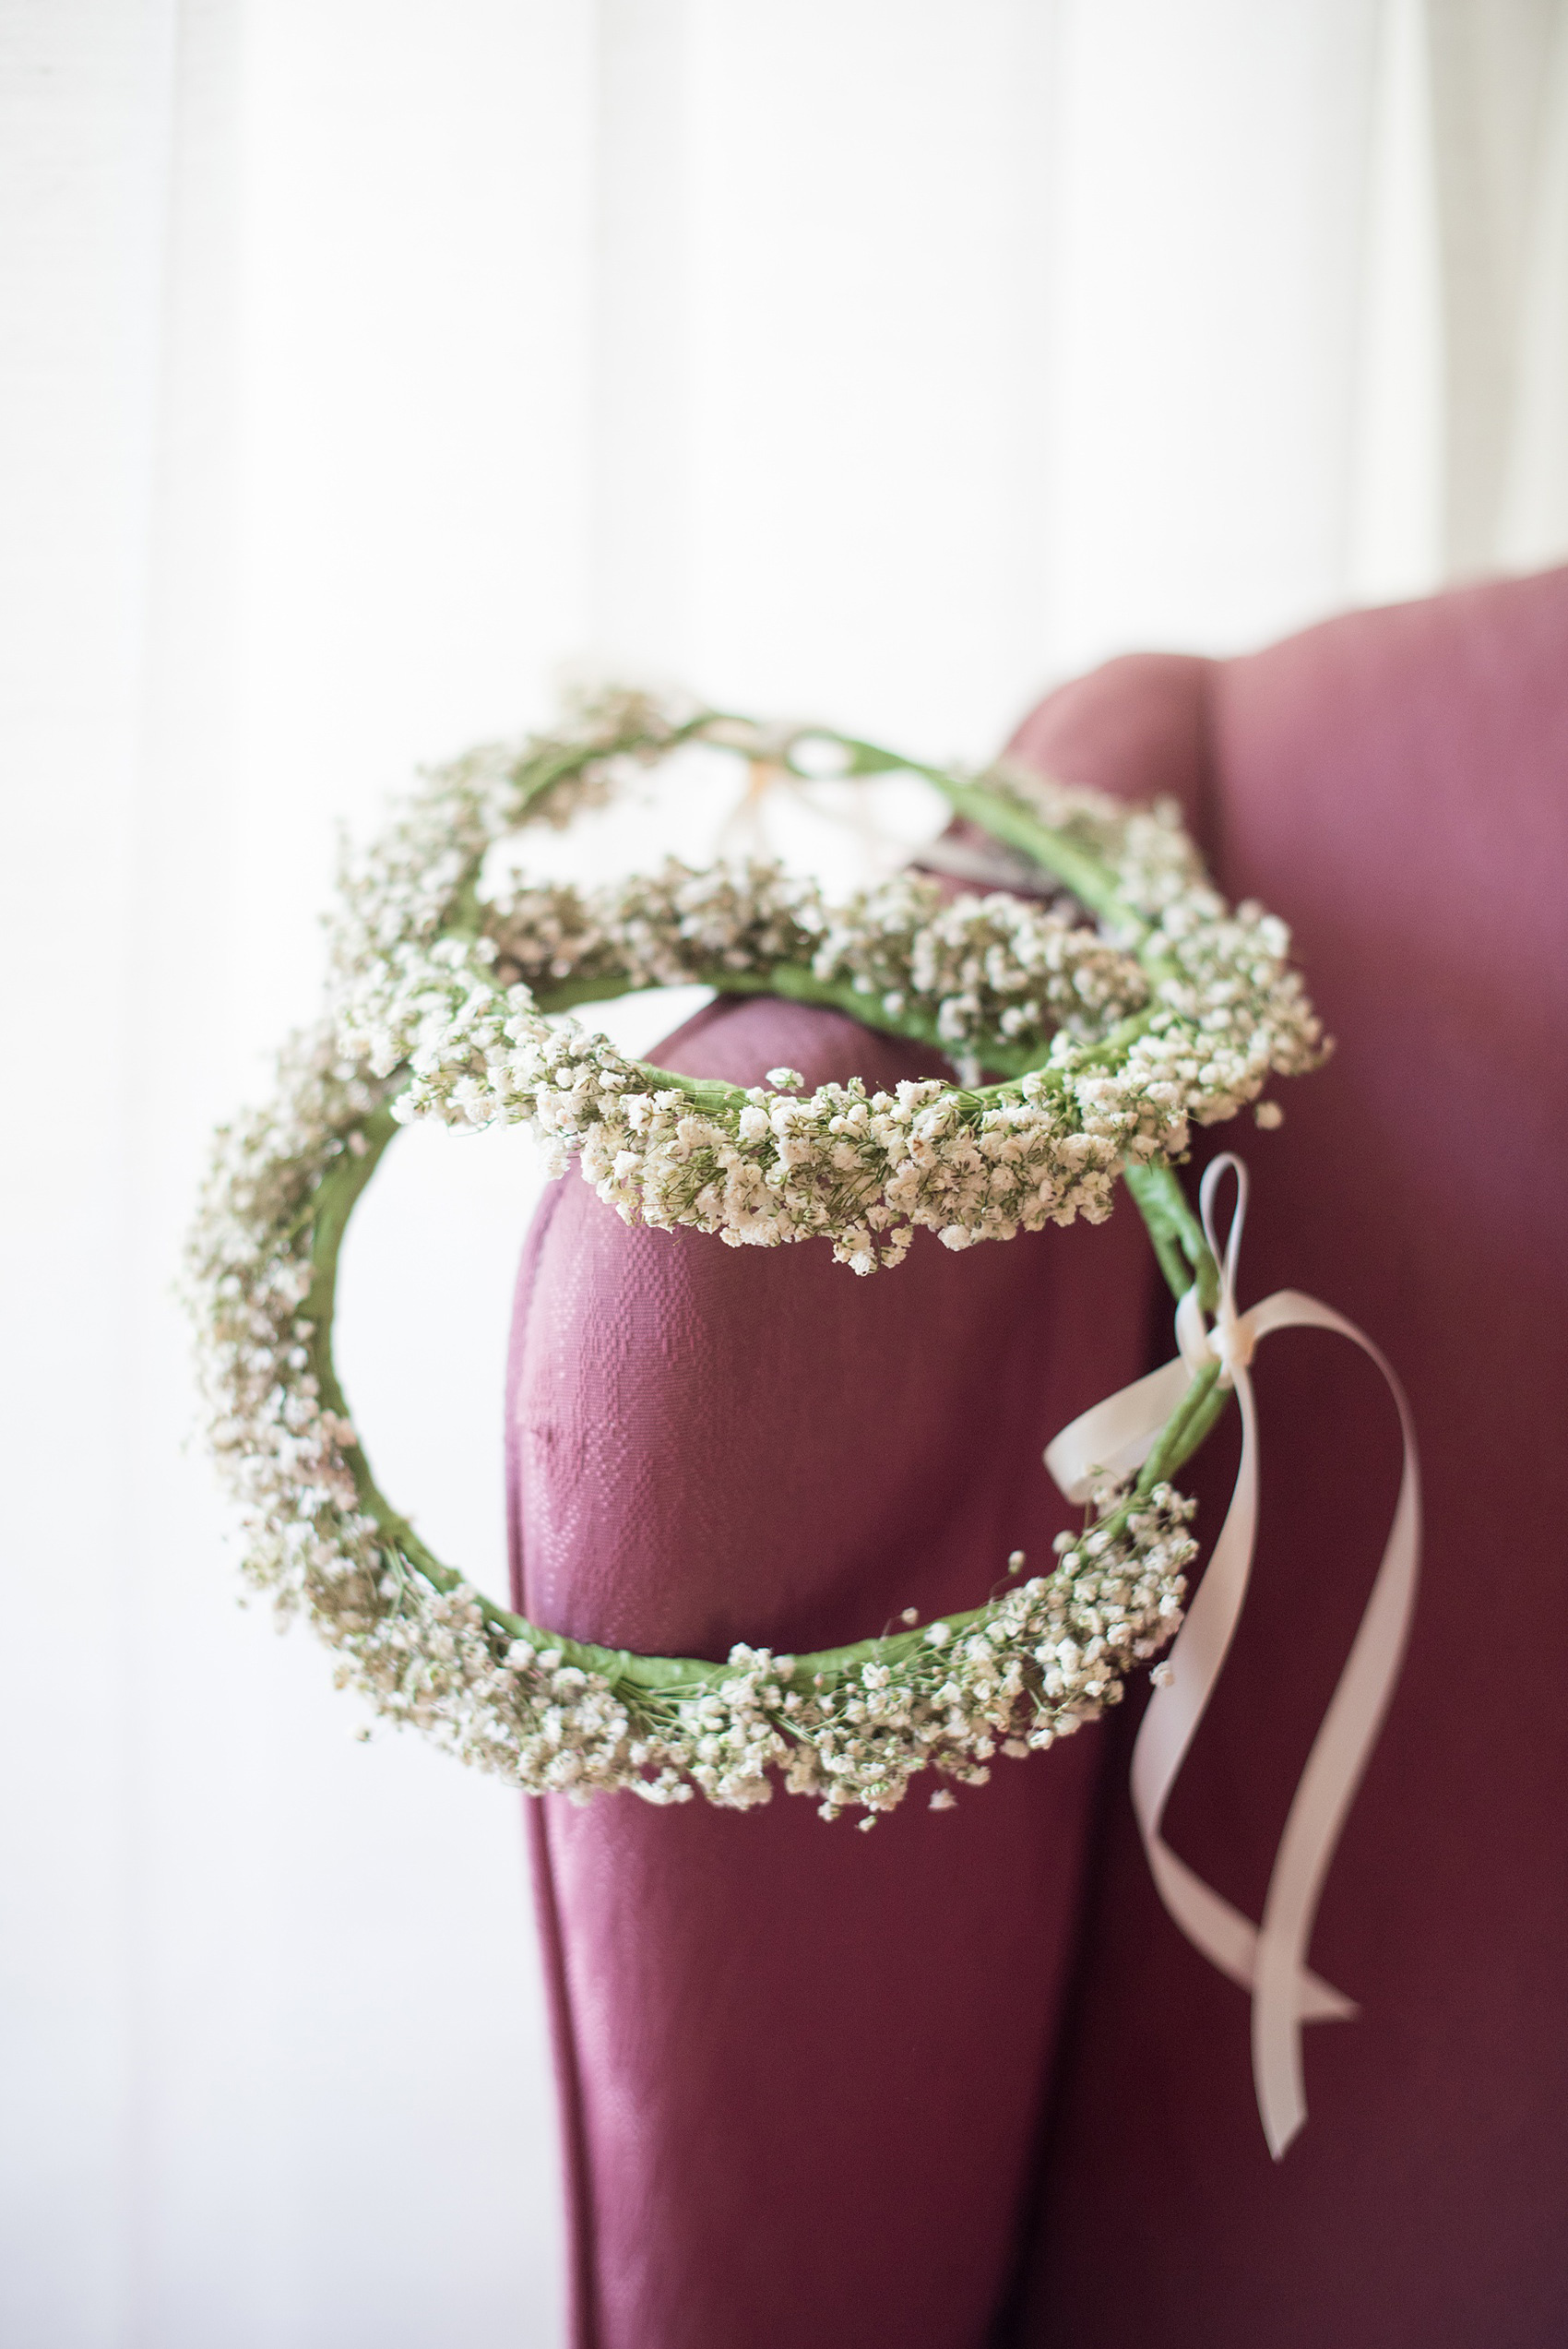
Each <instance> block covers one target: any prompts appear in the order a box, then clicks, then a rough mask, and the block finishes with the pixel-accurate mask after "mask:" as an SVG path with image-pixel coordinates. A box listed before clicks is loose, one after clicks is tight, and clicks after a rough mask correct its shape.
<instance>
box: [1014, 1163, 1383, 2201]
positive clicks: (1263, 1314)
mask: <svg viewBox="0 0 1568 2349" xmlns="http://www.w3.org/2000/svg"><path fill="white" fill-rule="evenodd" d="M1228 1168H1229V1170H1230V1171H1231V1172H1232V1173H1233V1174H1235V1177H1236V1186H1237V1199H1236V1209H1235V1212H1234V1214H1233V1215H1232V1217H1231V1220H1230V1229H1229V1233H1228V1234H1227V1236H1226V1243H1225V1247H1224V1249H1223V1251H1221V1249H1220V1247H1219V1245H1218V1241H1217V1239H1216V1237H1215V1215H1214V1205H1215V1195H1216V1192H1217V1190H1218V1185H1219V1183H1220V1181H1221V1179H1222V1177H1223V1174H1224V1173H1225V1171H1226V1169H1228ZM1201 1208H1202V1213H1203V1228H1204V1235H1205V1237H1206V1240H1207V1242H1208V1245H1209V1249H1210V1252H1211V1253H1212V1255H1213V1257H1214V1259H1215V1262H1216V1263H1217V1265H1218V1268H1219V1296H1218V1306H1217V1308H1216V1313H1215V1318H1214V1326H1213V1328H1212V1329H1210V1328H1209V1327H1208V1326H1207V1325H1206V1322H1205V1319H1204V1315H1203V1309H1202V1307H1201V1306H1200V1305H1199V1303H1198V1294H1197V1290H1196V1288H1195V1286H1194V1288H1191V1289H1189V1290H1188V1291H1187V1294H1185V1296H1184V1297H1183V1298H1182V1302H1181V1304H1180V1305H1179V1306H1178V1307H1177V1309H1176V1337H1177V1342H1178V1344H1179V1345H1180V1347H1181V1353H1179V1354H1178V1355H1177V1357H1176V1359H1175V1360H1174V1361H1173V1362H1168V1363H1167V1364H1166V1365H1165V1366H1164V1368H1163V1369H1161V1370H1156V1371H1153V1372H1151V1373H1150V1374H1149V1376H1148V1377H1146V1378H1139V1379H1137V1380H1135V1381H1134V1384H1133V1385H1132V1386H1130V1387H1123V1389H1121V1391H1120V1393H1118V1394H1114V1395H1111V1396H1109V1397H1108V1398H1107V1399H1106V1401H1104V1402H1101V1403H1097V1404H1096V1405H1095V1407H1094V1409H1093V1410H1092V1411H1087V1412H1085V1413H1083V1415H1082V1416H1081V1417H1080V1418H1077V1419H1075V1420H1074V1421H1073V1422H1072V1424H1071V1425H1070V1426H1067V1427H1064V1428H1063V1430H1062V1433H1061V1434H1060V1435H1059V1436H1058V1437H1056V1438H1055V1439H1054V1441H1053V1442H1052V1443H1051V1446H1050V1447H1049V1449H1047V1451H1046V1455H1045V1464H1046V1466H1047V1467H1048V1468H1049V1469H1050V1471H1051V1475H1052V1476H1053V1477H1054V1478H1055V1480H1056V1483H1057V1484H1058V1485H1060V1486H1061V1488H1062V1490H1063V1493H1064V1494H1065V1495H1066V1496H1067V1498H1068V1499H1069V1500H1071V1501H1082V1500H1086V1499H1087V1497H1088V1495H1089V1490H1090V1486H1091V1484H1092V1483H1093V1481H1094V1477H1095V1475H1096V1474H1097V1473H1100V1472H1103V1471H1105V1470H1111V1471H1113V1472H1117V1473H1125V1472H1129V1471H1131V1470H1133V1469H1135V1468H1139V1467H1141V1466H1142V1465H1143V1462H1144V1461H1146V1459H1147V1457H1148V1455H1149V1453H1150V1451H1151V1450H1152V1449H1153V1448H1154V1443H1155V1438H1156V1437H1158V1434H1159V1431H1160V1429H1161V1427H1162V1426H1163V1425H1164V1424H1165V1422H1166V1420H1167V1419H1168V1418H1169V1417H1170V1413H1171V1412H1172V1411H1173V1410H1174V1409H1175V1407H1176V1405H1177V1404H1178V1403H1179V1402H1180V1401H1181V1399H1182V1395H1183V1394H1184V1393H1185V1391H1186V1389H1187V1388H1188V1387H1189V1386H1190V1385H1191V1383H1192V1380H1193V1377H1194V1375H1195V1373H1196V1372H1197V1371H1198V1370H1199V1369H1200V1368H1202V1367H1203V1366H1204V1365H1206V1363H1208V1362H1209V1361H1211V1360H1218V1363H1219V1365H1220V1372H1219V1383H1220V1384H1221V1385H1222V1386H1227V1387H1230V1386H1233V1387H1234V1389H1235V1390H1236V1401H1237V1403H1238V1405H1239V1407H1240V1410H1241V1467H1240V1468H1239V1470H1238V1471H1237V1475H1236V1486H1235V1491H1234V1494H1233V1495H1232V1497H1231V1502H1230V1508H1229V1513H1228V1514H1227V1516H1226V1520H1225V1523H1224V1526H1223V1528H1222V1529H1221V1532H1220V1535H1219V1539H1218V1542H1217V1543H1216V1544H1215V1547H1214V1554H1213V1556H1211V1558H1210V1559H1209V1563H1208V1568H1207V1570H1206V1573H1205V1575H1204V1578H1203V1580H1202V1581H1201V1582H1200V1584H1199V1586H1198V1592H1197V1596H1196V1597H1195V1598H1194V1601H1193V1604H1192V1605H1191V1607H1190V1608H1189V1609H1188V1611H1187V1616H1186V1620H1185V1622H1184V1623H1183V1624H1182V1630H1181V1633H1180V1635H1179V1637H1178V1639H1177V1640H1176V1644H1175V1646H1174V1647H1173V1648H1172V1649H1171V1651H1170V1656H1169V1658H1168V1659H1167V1662H1166V1669H1165V1673H1164V1675H1163V1685H1162V1686H1160V1687H1157V1688H1156V1690H1155V1693H1154V1695H1153V1697H1152V1698H1151V1699H1150V1701H1149V1705H1148V1710H1147V1711H1146V1713H1145V1715H1144V1719H1143V1723H1142V1726H1141V1727H1140V1729H1139V1731H1138V1737H1137V1743H1136V1745H1135V1746H1134V1749H1133V1772H1132V1793H1133V1808H1134V1812H1135V1814H1136V1816H1137V1821H1138V1830H1139V1833H1140V1834H1141V1835H1142V1837H1143V1844H1144V1850H1145V1852H1146V1854H1147V1857H1148V1864H1149V1868H1150V1871H1151V1873H1152V1875H1153V1877H1154V1880H1155V1885H1156V1887H1157V1889H1158V1893H1159V1897H1160V1899H1161V1901H1163V1902H1164V1903H1165V1907H1166V1909H1167V1911H1168V1912H1169V1914H1170V1916H1171V1918H1172V1919H1173V1920H1174V1922H1175V1923H1176V1925H1177V1926H1179V1927H1180V1928H1181V1930H1182V1933H1184V1934H1185V1935H1186V1937H1187V1939H1188V1940H1189V1941H1190V1942H1192V1944H1193V1946H1194V1949H1196V1950H1201V1951H1202V1953H1203V1955H1204V1956H1205V1957H1206V1958H1207V1959H1208V1960H1209V1961H1210V1963H1211V1964H1213V1965H1215V1966H1218V1969H1219V1971H1220V1973H1224V1974H1228V1975H1229V1978H1230V1980H1231V1981H1232V1982H1235V1983H1238V1984H1240V1985H1241V1988H1242V1989H1244V1990H1250V1991H1251V1992H1252V1998H1253V2085H1254V2087H1255V2089H1256V2092H1257V2101H1258V2112H1259V2115H1260V2116H1261V2118H1262V2121H1263V2127H1264V2135H1265V2138H1266V2139H1267V2140H1268V2148H1269V2152H1271V2153H1272V2154H1273V2156H1274V2158H1275V2160H1276V2161H1278V2160H1279V2159H1280V2158H1281V2156H1282V2155H1283V2154H1284V2152H1286V2149H1287V2148H1288V2147H1289V2144H1290V2142H1291V2140H1292V2139H1293V2138H1294V2137H1295V2136H1296V2133H1297V2131H1298V2130H1299V2129H1300V2128H1301V2126H1302V2124H1303V2123H1304V2122H1305V2120H1306V2117H1307V2103H1306V2092H1305V2087H1304V2084H1303V2080H1302V2070H1301V2025H1302V2023H1303V2022H1323V2021H1335V2020H1344V2019H1346V2018H1348V2017H1349V2016H1352V2015H1354V2014H1355V2013H1356V2011H1357V2009H1356V2006H1355V2003H1354V2001H1353V2000H1351V1999H1349V1998H1347V1997H1345V1996H1344V1995H1343V1994H1342V1993H1341V1992H1340V1991H1338V1990H1336V1989H1334V1988H1333V1987H1332V1986H1331V1985H1329V1984H1328V1983H1326V1982H1323V1981H1320V1980H1319V1978H1318V1976H1317V1975H1316V1974H1314V1973H1311V1972H1310V1971H1309V1970H1308V1967H1307V1963H1306V1956H1307V1948H1308V1944H1309V1942H1310V1940H1311V1938H1312V1930H1313V1919H1314V1918H1315V1916H1316V1914H1317V1906H1318V1902H1319V1899H1320V1897H1321V1895H1322V1892H1323V1887H1324V1879H1325V1878H1326V1877H1327V1874H1328V1869H1329V1865H1330V1863H1331V1861H1332V1859H1333V1857H1334V1850H1335V1846H1336V1843H1337V1842H1338V1840H1339V1835H1340V1831H1341V1830H1342V1828H1343V1826H1344V1823H1345V1819H1346V1817H1347V1815H1348V1811H1349V1808H1350V1805H1351V1803H1352V1802H1353V1801H1354V1799H1355V1795H1356V1789H1357V1787H1358V1786H1359V1785H1360V1780H1361V1776H1362V1773H1363V1771H1365V1769H1366V1765H1367V1762H1368V1759H1370V1757H1371V1754H1372V1747H1373V1746H1374V1745H1375V1744H1376V1742H1377V1736H1378V1732H1379V1730H1380V1729H1381V1727H1382V1725H1383V1718H1384V1713H1385V1711H1387V1708H1388V1701H1389V1699H1390V1697H1391V1696H1392V1695H1393V1692H1394V1685H1395V1682H1396V1680H1397V1678H1398V1676H1399V1667H1400V1663H1401V1662H1402V1660H1403V1657H1404V1651H1405V1642H1406V1640H1407V1637H1408V1631H1409V1626H1410V1616H1411V1613H1412V1611H1413V1608H1414V1605H1415V1597H1416V1577H1417V1566H1418V1561H1419V1557H1420V1517H1421V1500H1420V1467H1419V1465H1418V1461H1417V1454H1416V1431H1415V1425H1414V1422H1413V1421H1412V1419H1411V1416H1410V1406H1409V1404H1408V1401H1407V1400H1406V1397H1405V1391H1404V1389H1403V1388H1402V1387H1401V1386H1400V1384H1399V1381H1398V1379H1397V1378H1396V1377H1395V1374H1394V1371H1393V1369H1392V1368H1391V1367H1390V1365H1389V1364H1388V1362H1387V1361H1386V1359H1385V1358H1384V1355H1383V1354H1382V1353H1380V1352H1379V1350H1378V1348H1377V1347H1376V1346H1374V1345H1373V1343H1372V1340H1371V1339H1370V1338H1368V1337H1367V1336H1365V1335H1364V1334H1363V1332H1362V1331H1361V1330H1358V1329H1357V1328H1356V1327H1355V1325H1354V1323H1353V1322H1349V1321H1347V1320H1346V1319H1345V1318H1344V1316H1343V1315H1342V1314H1338V1313H1336V1312H1334V1311H1333V1310H1332V1308H1331V1307H1330V1306H1325V1305H1320V1304H1319V1303H1318V1301H1317V1299H1316V1298H1315V1297H1309V1296H1303V1295H1302V1294H1301V1292H1300V1291H1299V1290H1296V1289H1280V1290H1278V1291H1277V1292H1276V1294H1274V1295H1273V1296H1271V1297H1265V1299H1264V1300H1263V1303H1262V1304H1261V1305H1255V1306H1253V1308H1252V1310H1251V1312H1250V1313H1245V1314H1241V1313H1238V1312H1237V1310H1236V1262H1237V1257H1238V1255H1239V1252H1240V1249H1241V1231H1242V1226H1243V1224H1244V1223H1245V1221H1246V1211H1247V1170H1246V1168H1245V1166H1244V1165H1243V1164H1242V1163H1241V1160H1240V1159H1239V1158H1236V1157H1234V1156H1233V1155H1232V1154H1231V1153H1229V1151H1227V1152H1226V1153H1225V1154H1224V1156H1222V1157H1219V1158H1217V1159H1215V1160H1214V1161H1213V1163H1211V1164H1210V1165H1209V1167H1208V1168H1207V1169H1206V1173H1205V1174H1204V1178H1203V1187H1202V1192H1201ZM1301 1329H1312V1330H1336V1331H1337V1332H1338V1334H1339V1335H1340V1336H1341V1337H1342V1338H1348V1339H1349V1340H1350V1341H1351V1342H1352V1343H1353V1344H1355V1345H1358V1346H1360V1349H1361V1352H1362V1353H1365V1354H1368V1355H1370V1356H1371V1358H1372V1361H1373V1362H1375V1363H1376V1365H1377V1366H1378V1368H1379V1369H1380V1370H1381V1371H1382V1373H1383V1375H1384V1378H1385V1379H1386V1381H1387V1383H1388V1388H1389V1391H1390V1392H1391V1393H1392V1395H1393V1397H1394V1400H1395V1402H1396V1405H1397V1406H1398V1411H1399V1425H1400V1429H1401V1432H1402V1434H1403V1437H1404V1444H1405V1459H1404V1470H1403V1473H1402V1474H1401V1477H1400V1483H1399V1497H1398V1500H1397V1502H1396V1505H1395V1510H1394V1520H1393V1523H1392V1525H1391V1527H1390V1529H1389V1534H1388V1540H1387V1544H1386V1545H1385V1547H1384V1553H1383V1562H1382V1564H1381V1566H1380V1567H1379V1568H1378V1571H1377V1579H1376V1580H1375V1581H1374V1582H1373V1584H1372V1595H1371V1597H1370V1598H1369V1599H1368V1601H1367V1604H1366V1610H1365V1612H1364V1614H1363V1615H1362V1616H1361V1621H1360V1628H1359V1629H1358V1631H1357V1633H1356V1637H1355V1640H1354V1642H1353V1644H1352V1646H1351V1649H1350V1654H1349V1658H1348V1662H1347V1663H1346V1665H1345V1669H1344V1671H1343V1672H1342V1673H1341V1674H1340V1675H1339V1681H1338V1685H1337V1686H1336V1688H1335V1691H1334V1695H1333V1697H1332V1698H1331V1699H1330V1700H1329V1705H1328V1710H1327V1711H1326V1712H1325V1713H1324V1718H1323V1723H1322V1726H1321V1727H1320V1728H1319V1730H1318V1734H1317V1736H1316V1738H1315V1739H1314V1740H1313V1749H1312V1752H1311V1753H1310V1754H1309V1756H1308V1758H1307V1766H1306V1768H1305V1770H1304V1771H1302V1773H1301V1783H1300V1784H1299V1785H1298V1786H1297V1789H1296V1794H1295V1797H1294V1799H1293V1801H1292V1802H1291V1805H1290V1811H1289V1818H1287V1819H1286V1822H1285V1832H1284V1834H1283V1836H1282V1837H1281V1838H1280V1842H1279V1849H1278V1851H1277V1854H1276V1855H1275V1861H1274V1869H1273V1873H1272V1875H1271V1876H1270V1878H1269V1885H1268V1893H1267V1897H1266V1898H1265V1902H1264V1911H1263V1921H1262V1924H1261V1925H1258V1926H1254V1925H1253V1923H1252V1921H1251V1919H1250V1918H1248V1917H1245V1916H1243V1915H1242V1914H1241V1911H1240V1910H1239V1909H1236V1908H1233V1907H1232V1906H1231V1904H1230V1902H1229V1901H1227V1900H1224V1899H1222V1898H1221V1896H1220V1895H1219V1894H1218V1892H1216V1891H1215V1890H1213V1888H1212V1886H1210V1885H1207V1884H1205V1883H1204V1882H1203V1880H1202V1878H1200V1877H1198V1876H1197V1875H1196V1874H1195V1873H1194V1870H1193V1869H1192V1868H1190V1867H1189V1866H1187V1864H1186V1862H1185V1861H1184V1860H1181V1859H1178V1857H1177V1856H1176V1854H1175V1853H1174V1852H1173V1851H1172V1850H1171V1849H1170V1845H1169V1844H1168V1843H1167V1842H1165V1839H1164V1837H1163V1835H1162V1833H1161V1831H1160V1829H1161V1823H1162V1821H1163V1819H1164V1817H1165V1808H1166V1805H1167V1804H1168V1802H1169V1801H1170V1792H1171V1789H1172V1787H1173V1786H1174V1785H1175V1783H1176V1776H1177V1773H1178V1771H1180V1769H1181V1767H1182V1761H1183V1759H1185V1757H1186V1753H1187V1748H1188V1747H1189V1746H1190V1745H1191V1744H1192V1742H1193V1738H1194V1735H1196V1733H1197V1728H1198V1723H1200V1722H1201V1721H1202V1719H1203V1717H1204V1712H1205V1711H1206V1707H1207V1704H1208V1700H1209V1699H1210V1697H1211V1696H1212V1695H1213V1693H1214V1687H1215V1683H1216V1681H1217V1680H1218V1677H1219V1674H1220V1670H1221V1667H1222V1666H1223V1664H1224V1662H1225V1657H1226V1652H1227V1651H1228V1650H1229V1645H1230V1640H1231V1636H1232V1634H1233V1633H1234V1631H1235V1628H1236V1623H1237V1618H1238V1617H1239V1616H1240V1615H1241V1603H1242V1601H1243V1599H1244V1598H1245V1596H1246V1592H1247V1581H1248V1578H1249V1576H1250V1574H1251V1571H1252V1563H1253V1542H1254V1538H1255V1535H1256V1530H1257V1505H1258V1432H1257V1407H1256V1403H1255V1401H1254V1399H1253V1382H1252V1377H1251V1375H1250V1371H1249V1367H1248V1365H1250V1363H1251V1361H1252V1358H1253V1350H1254V1348H1255V1347H1256V1346H1257V1345H1258V1343H1259V1341H1261V1340H1262V1339H1264V1338H1265V1337H1267V1336H1268V1335H1269V1334H1270V1333H1271V1332H1272V1331H1274V1330H1301Z"/></svg>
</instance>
